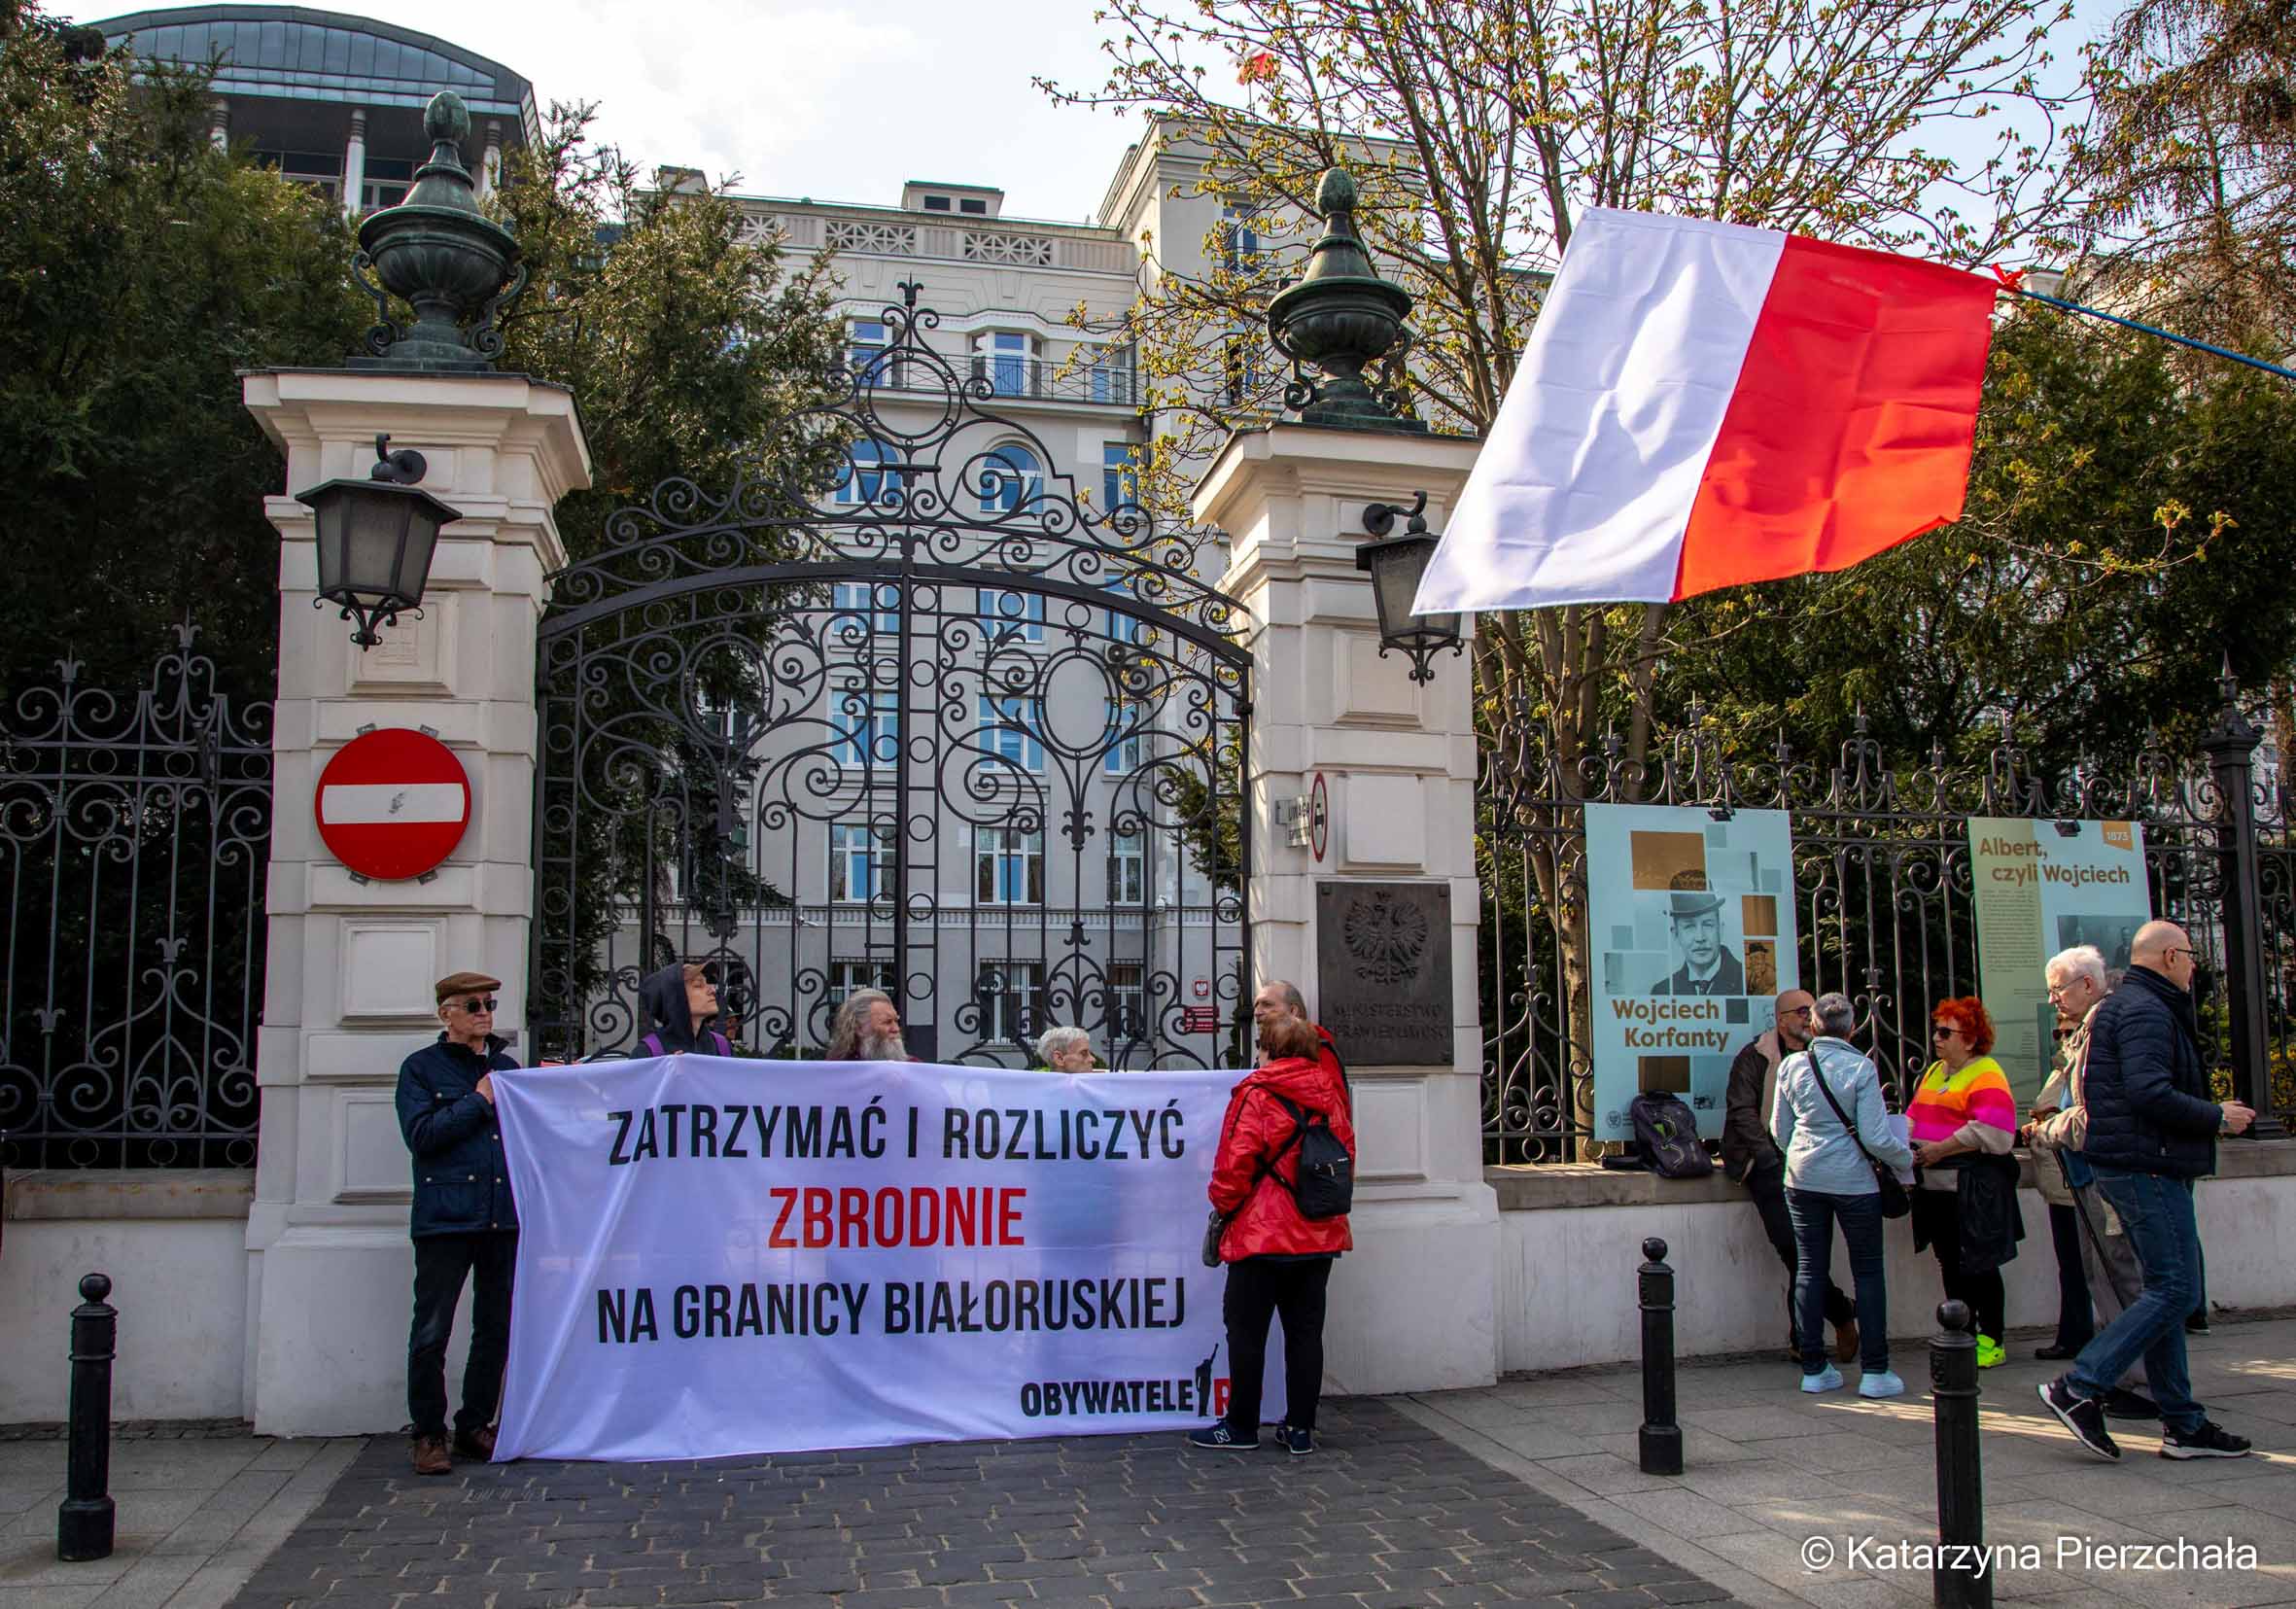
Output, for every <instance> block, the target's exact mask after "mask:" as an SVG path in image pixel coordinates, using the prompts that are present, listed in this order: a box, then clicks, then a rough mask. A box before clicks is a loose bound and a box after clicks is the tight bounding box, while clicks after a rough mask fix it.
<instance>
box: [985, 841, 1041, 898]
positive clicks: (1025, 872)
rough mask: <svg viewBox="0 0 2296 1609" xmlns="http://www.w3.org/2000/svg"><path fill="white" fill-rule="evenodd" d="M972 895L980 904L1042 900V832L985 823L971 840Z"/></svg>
mask: <svg viewBox="0 0 2296 1609" xmlns="http://www.w3.org/2000/svg"><path fill="white" fill-rule="evenodd" d="M973 897H974V898H975V899H977V900H979V901H980V902H981V903H982V904H984V905H1041V904H1043V903H1044V834H1043V833H1042V832H1023V831H1022V830H1021V829H1020V828H1018V827H1009V826H985V827H980V828H978V829H976V835H975V837H974V839H973Z"/></svg>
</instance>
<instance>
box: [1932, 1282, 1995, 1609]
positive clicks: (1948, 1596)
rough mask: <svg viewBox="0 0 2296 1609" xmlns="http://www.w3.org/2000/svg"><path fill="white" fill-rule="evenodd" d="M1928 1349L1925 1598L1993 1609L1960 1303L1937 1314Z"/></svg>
mask: <svg viewBox="0 0 2296 1609" xmlns="http://www.w3.org/2000/svg"><path fill="white" fill-rule="evenodd" d="M1937 1322H1938V1323H1939V1324H1940V1325H1942V1326H1943V1328H1942V1329H1941V1330H1940V1331H1939V1332H1938V1334H1937V1335H1936V1336H1934V1337H1932V1338H1931V1342H1930V1398H1931V1403H1932V1405H1933V1407H1934V1411H1935V1417H1936V1420H1937V1542H1938V1550H1937V1557H1938V1558H1939V1559H1940V1560H1941V1561H1943V1560H1951V1561H1952V1562H1950V1563H1947V1562H1940V1563H1938V1565H1937V1566H1936V1567H1935V1568H1934V1569H1933V1570H1931V1572H1930V1591H1931V1598H1932V1601H1934V1602H1935V1603H1936V1605H1937V1609H1992V1605H1993V1574H1992V1572H1991V1571H1990V1570H1982V1571H1981V1570H1980V1569H1979V1568H1978V1566H1977V1564H1976V1560H1977V1558H1978V1557H1979V1556H1980V1555H1981V1554H1982V1553H1983V1552H1984V1548H1985V1472H1984V1469H1983V1467H1982V1466H1981V1464H1980V1462H1979V1459H1978V1453H1977V1333H1976V1324H1975V1321H1974V1320H1973V1319H1972V1318H1971V1317H1970V1316H1969V1307H1968V1304H1967V1303H1966V1302H1947V1303H1944V1304H1942V1305H1940V1306H1939V1308H1938V1309H1937Z"/></svg>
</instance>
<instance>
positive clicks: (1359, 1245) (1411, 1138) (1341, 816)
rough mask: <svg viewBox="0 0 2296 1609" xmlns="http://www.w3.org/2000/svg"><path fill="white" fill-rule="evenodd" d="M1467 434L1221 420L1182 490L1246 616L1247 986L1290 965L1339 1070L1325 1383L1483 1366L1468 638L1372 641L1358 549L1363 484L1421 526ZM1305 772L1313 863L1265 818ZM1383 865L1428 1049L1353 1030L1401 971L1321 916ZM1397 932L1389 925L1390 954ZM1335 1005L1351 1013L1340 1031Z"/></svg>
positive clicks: (1470, 459) (1492, 1344)
mask: <svg viewBox="0 0 2296 1609" xmlns="http://www.w3.org/2000/svg"><path fill="white" fill-rule="evenodd" d="M1477 450H1478V443H1477V442H1475V441H1468V440H1460V439H1457V438H1449V437H1429V436H1423V435H1409V434H1400V433H1395V432H1392V431H1380V430H1377V429H1364V430H1349V429H1334V428H1330V427H1327V426H1322V425H1315V424H1296V425H1277V426H1274V427H1272V428H1270V429H1267V430H1263V431H1255V432H1249V433H1245V434H1240V435H1237V436H1235V437H1232V438H1231V439H1230V440H1229V442H1228V444H1227V446H1226V448H1225V449H1224V450H1223V451H1222V452H1221V454H1220V455H1219V457H1218V458H1217V459H1215V460H1214V462H1213V464H1212V466H1211V468H1210V470H1209V471H1208V472H1206V473H1205V475H1204V477H1203V479H1202V480H1201V481H1200V483H1199V485H1198V488H1197V492H1196V498H1195V506H1194V513H1195V517H1196V519H1197V521H1198V522H1199V523H1200V524H1209V525H1215V526H1218V527H1219V528H1221V529H1223V530H1225V531H1226V532H1227V533H1228V534H1229V539H1230V542H1231V547H1230V560H1229V569H1228V575H1227V577H1226V579H1225V580H1224V581H1223V582H1222V584H1221V589H1222V590H1223V591H1225V592H1227V593H1229V594H1230V595H1231V596H1233V597H1235V598H1238V599H1240V600H1241V601H1242V602H1243V603H1244V604H1246V605H1248V606H1249V607H1250V609H1251V611H1252V615H1253V624H1252V628H1251V629H1252V633H1253V635H1252V639H1251V648H1252V685H1251V700H1252V711H1251V737H1250V744H1249V749H1248V753H1247V757H1246V761H1245V771H1246V775H1245V779H1244V787H1243V798H1244V801H1245V805H1246V808H1248V809H1249V810H1250V811H1251V812H1252V864H1251V874H1250V885H1249V890H1248V893H1249V898H1250V911H1251V921H1252V928H1251V944H1252V974H1253V975H1252V979H1251V982H1252V986H1253V987H1254V988H1257V987H1258V985H1259V984H1260V983H1261V982H1263V981H1265V980H1267V979H1270V978H1285V979H1289V980H1291V981H1293V982H1295V983H1297V984H1298V985H1299V987H1300V989H1301V991H1302V993H1303V994H1305V997H1306V998H1307V1005H1308V1010H1309V1013H1310V1014H1311V1015H1313V1016H1314V1017H1316V1018H1317V1020H1318V1021H1321V1022H1324V1023H1325V1024H1327V1026H1334V1032H1335V1034H1336V1036H1337V1037H1338V1039H1339V1053H1340V1055H1341V1056H1342V1057H1343V1058H1344V1059H1345V1060H1346V1062H1347V1065H1348V1068H1349V1071H1350V1073H1351V1075H1352V1078H1353V1083H1354V1091H1355V1126H1356V1134H1357V1144H1358V1151H1359V1155H1358V1158H1357V1170H1358V1181H1357V1185H1356V1194H1355V1210H1354V1212H1353V1214H1352V1217H1351V1224H1352V1228H1353V1230H1354V1235H1355V1246H1356V1249H1355V1250H1354V1251H1353V1252H1352V1253H1350V1254H1349V1255H1347V1256H1345V1257H1343V1258H1341V1259H1340V1261H1339V1268H1338V1270H1337V1271H1336V1273H1335V1274H1334V1276H1333V1278H1332V1288H1331V1309H1330V1319H1329V1322H1328V1325H1327V1327H1326V1330H1325V1347H1326V1370H1327V1377H1328V1382H1329V1384H1330V1387H1331V1388H1332V1389H1333V1390H1335V1391H1348V1392H1362V1391H1405V1390H1423V1389H1432V1388H1435V1387H1442V1386H1460V1385H1482V1384H1488V1383H1490V1382H1491V1381H1492V1380H1494V1379H1495V1378H1496V1376H1497V1372H1498V1363H1499V1337H1498V1327H1497V1320H1496V1293H1497V1277H1498V1258H1499V1216H1498V1203H1497V1198H1496V1197H1495V1196H1494V1195H1493V1193H1492V1191H1491V1189H1490V1187H1489V1186H1488V1185H1487V1184H1485V1183H1484V1182H1483V1177H1482V1137H1481V1116H1480V1113H1481V1100H1480V1093H1479V1092H1480V1080H1481V1067H1482V1032H1481V1027H1480V1024H1479V1023H1478V1009H1477V996H1476V971H1475V956H1476V948H1475V945H1476V922H1477V917H1478V901H1477V895H1476V870H1475V775H1476V742H1475V731H1474V725H1473V720H1472V717H1471V714H1470V705H1471V699H1470V689H1471V682H1472V673H1471V671H1470V669H1469V665H1468V662H1467V660H1466V659H1464V658H1461V657H1453V656H1451V655H1449V654H1444V655H1443V656H1442V657H1441V658H1439V659H1438V660H1437V661H1436V663H1435V676H1434V680H1433V681H1432V682H1413V681H1411V680H1410V676H1409V661H1408V660H1406V659H1405V658H1404V657H1403V656H1402V655H1400V654H1391V655H1389V656H1387V657H1385V658H1382V657H1380V654H1379V633H1378V627H1377V620H1376V615H1375V612H1374V607H1373V602H1372V588H1371V581H1370V577H1367V576H1365V575H1364V574H1362V573H1361V572H1359V571H1358V570H1357V569H1356V563H1355V554H1356V549H1357V547H1358V546H1359V545H1360V544H1361V543H1362V542H1365V541H1368V540H1370V539H1369V538H1368V537H1366V535H1365V534H1364V527H1363V513H1364V508H1365V506H1366V505H1368V504H1372V503H1389V504H1402V505H1405V506H1409V504H1410V503H1411V501H1412V499H1413V497H1414V495H1415V494H1416V493H1418V492H1421V491H1424V492H1426V493H1427V496H1428V521H1429V526H1430V528H1431V529H1433V530H1436V531H1441V530H1442V529H1443V525H1442V516H1443V514H1444V512H1445V511H1447V509H1448V507H1449V505H1450V502H1451V499H1452V498H1453V496H1454V495H1455V494H1456V493H1457V491H1458V489H1459V487H1460V486H1462V485H1463V484H1464V483H1465V481H1466V478H1467V472H1468V470H1469V469H1470V467H1471V466H1472V465H1473V463H1474V461H1475V455H1476V452H1477ZM1319 775H1320V776H1321V778H1322V779H1323V784H1324V795H1325V797H1326V799H1327V800H1328V812H1327V819H1326V822H1325V826H1324V834H1323V841H1324V846H1325V847H1324V853H1323V856H1322V858H1321V859H1320V860H1319V859H1318V858H1316V856H1315V852H1314V850H1313V848H1312V847H1297V846H1295V845H1293V844H1292V843H1290V842H1289V839H1288V834H1287V832H1286V831H1285V829H1284V828H1283V827H1282V826H1279V825H1278V824H1277V821H1276V816H1277V811H1276V807H1277V806H1278V805H1279V804H1283V805H1287V806H1288V805H1289V804H1290V803H1291V801H1294V800H1298V799H1302V798H1305V797H1309V796H1311V795H1312V793H1313V790H1314V783H1315V779H1316V778H1317V777H1318V776H1319ZM1383 885H1384V886H1390V887H1389V888H1388V892H1389V895H1390V897H1391V898H1393V897H1397V896H1401V897H1402V898H1404V899H1407V900H1409V903H1410V905H1411V908H1412V910H1413V911H1414V912H1417V913H1419V915H1425V914H1426V913H1428V912H1432V913H1433V918H1432V920H1431V922H1430V924H1429V926H1430V929H1431V930H1429V931H1428V932H1427V933H1426V934H1425V941H1426V945H1427V948H1426V949H1425V950H1424V951H1423V952H1414V953H1412V954H1410V955H1409V956H1405V957H1404V958H1403V959H1404V963H1405V964H1408V967H1409V971H1410V973H1411V974H1412V976H1414V977H1415V976H1418V975H1422V974H1424V973H1425V972H1426V970H1427V969H1429V968H1432V967H1434V966H1435V965H1436V964H1437V962H1438V959H1439V958H1438V950H1437V947H1444V948H1447V950H1448V953H1449V961H1450V991H1449V997H1448V998H1447V1000H1444V1001H1443V1002H1442V1004H1443V1007H1444V1011H1443V1022H1442V1025H1441V1026H1442V1027H1443V1028H1447V1030H1448V1032H1447V1034H1439V1035H1438V1038H1439V1043H1440V1045H1441V1048H1440V1049H1439V1050H1438V1051H1437V1052H1436V1053H1435V1054H1433V1055H1429V1056H1427V1057H1426V1058H1425V1059H1424V1060H1416V1061H1412V1062H1408V1063H1402V1064H1399V1065H1386V1066H1379V1065H1374V1058H1372V1057H1368V1056H1367V1055H1365V1054H1364V1052H1365V1051H1366V1049H1367V1048H1368V1047H1367V1045H1365V1044H1364V1043H1362V1042H1361V1039H1362V1035H1363V1033H1368V1032H1371V1030H1372V1026H1373V1024H1374V1022H1375V1021H1376V1020H1377V1017H1378V1004H1379V1002H1378V999H1377V996H1378V995H1379V994H1386V993H1394V992H1395V988H1394V986H1396V985H1398V984H1405V983H1408V982H1409V981H1410V980H1409V979H1408V978H1398V977H1396V976H1395V973H1396V972H1397V971H1398V970H1400V969H1401V968H1400V967H1399V966H1398V965H1397V964H1396V963H1394V962H1390V963H1389V964H1388V965H1387V967H1386V968H1385V973H1384V976H1383V977H1382V980H1381V985H1380V987H1378V988H1377V989H1367V988H1366V987H1365V986H1364V985H1363V984H1362V983H1361V982H1360V981H1356V980H1355V979H1354V977H1353V974H1352V973H1351V972H1350V971H1349V970H1348V968H1349V965H1350V960H1349V958H1350V952H1349V950H1348V947H1347V943H1346V939H1347V935H1346V934H1345V933H1343V932H1337V931H1331V930H1329V929H1330V928H1332V927H1334V926H1335V925H1336V924H1337V923H1338V922H1339V917H1338V915H1337V914H1336V913H1338V912H1339V911H1340V910H1342V909H1345V908H1346V907H1347V906H1348V905H1349V903H1350V895H1351V894H1359V893H1365V892H1371V889H1375V888H1376V887H1378V886H1383ZM1393 885H1406V886H1408V888H1407V889H1405V890H1396V889H1394V888H1392V887H1391V886H1393ZM1367 886H1370V887H1369V888H1367ZM1422 891H1424V892H1422ZM1418 920H1419V916H1417V915H1414V916H1411V917H1409V921H1410V922H1412V923H1413V924H1416V922H1417V921H1418ZM1416 933H1417V929H1416V927H1413V928H1412V929H1411V930H1409V931H1407V932H1404V933H1402V934H1400V935H1398V937H1399V945H1398V949H1397V951H1396V954H1397V955H1399V956H1400V955H1402V954H1403V951H1404V950H1406V949H1409V941H1411V940H1412V939H1413V938H1414V937H1415V935H1416ZM1360 936H1361V935H1360V934H1359V937H1360ZM1327 960H1328V961H1329V962H1332V963H1333V964H1332V966H1329V967H1327V966H1326V965H1324V964H1323V962H1324V961H1327ZM1334 968H1337V969H1336V970H1335V969H1334ZM1374 970H1376V969H1375V968H1374ZM1419 1021H1420V1022H1421V1024H1422V1025H1423V1024H1424V1011H1423V1010H1422V1011H1421V1012H1420V1014H1419ZM1350 1022H1353V1023H1355V1024H1358V1025H1361V1032H1358V1033H1353V1034H1351V1032H1349V1028H1348V1026H1347V1025H1348V1024H1349V1023H1350ZM1351 1037H1354V1038H1357V1039H1358V1041H1359V1042H1357V1043H1355V1044H1350V1042H1349V1041H1350V1038H1351Z"/></svg>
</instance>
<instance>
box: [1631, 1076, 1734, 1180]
mask: <svg viewBox="0 0 2296 1609" xmlns="http://www.w3.org/2000/svg"><path fill="white" fill-rule="evenodd" d="M1626 1120H1627V1122H1629V1123H1631V1124H1632V1125H1633V1126H1634V1148H1635V1151H1636V1152H1637V1153H1638V1154H1639V1155H1640V1156H1641V1158H1642V1164H1643V1166H1644V1167H1645V1168H1648V1169H1649V1170H1650V1171H1651V1172H1653V1173H1655V1174H1657V1175H1658V1176H1659V1177H1660V1178H1662V1179H1702V1178H1704V1177H1705V1176H1706V1175H1707V1174H1709V1173H1711V1172H1714V1158H1712V1157H1710V1156H1708V1155H1707V1154H1706V1143H1705V1141H1703V1140H1701V1139H1700V1138H1699V1137H1698V1120H1697V1118H1695V1117H1693V1116H1692V1115H1691V1114H1690V1108H1689V1107H1687V1106H1686V1105H1685V1104H1683V1099H1682V1097H1681V1096H1679V1095H1671V1094H1669V1093H1667V1092H1666V1091H1664V1090H1645V1091H1643V1092H1642V1093H1641V1094H1640V1095H1638V1096H1636V1097H1635V1098H1634V1100H1633V1101H1632V1102H1630V1103H1629V1104H1628V1105H1627V1107H1626Z"/></svg>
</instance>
